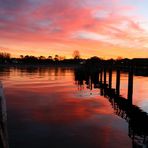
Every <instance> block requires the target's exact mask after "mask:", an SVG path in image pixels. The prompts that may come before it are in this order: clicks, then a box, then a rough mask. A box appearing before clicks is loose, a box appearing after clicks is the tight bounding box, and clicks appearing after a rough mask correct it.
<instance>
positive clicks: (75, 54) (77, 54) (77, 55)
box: [73, 50, 80, 59]
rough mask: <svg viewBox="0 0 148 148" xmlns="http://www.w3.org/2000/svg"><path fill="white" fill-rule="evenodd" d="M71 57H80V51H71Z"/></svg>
mask: <svg viewBox="0 0 148 148" xmlns="http://www.w3.org/2000/svg"><path fill="white" fill-rule="evenodd" d="M73 58H74V59H80V52H79V51H78V50H75V51H74V52H73Z"/></svg>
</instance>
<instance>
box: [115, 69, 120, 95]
mask: <svg viewBox="0 0 148 148" xmlns="http://www.w3.org/2000/svg"><path fill="white" fill-rule="evenodd" d="M116 93H117V95H118V96H119V95H120V70H119V69H117V75H116Z"/></svg>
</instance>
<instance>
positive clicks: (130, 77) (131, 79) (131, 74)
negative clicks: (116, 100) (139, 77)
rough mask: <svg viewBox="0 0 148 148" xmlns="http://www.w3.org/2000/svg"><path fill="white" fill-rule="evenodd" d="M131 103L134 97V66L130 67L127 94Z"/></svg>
mask: <svg viewBox="0 0 148 148" xmlns="http://www.w3.org/2000/svg"><path fill="white" fill-rule="evenodd" d="M127 98H128V100H129V102H130V104H132V98H133V67H131V68H130V70H129V72H128V96H127Z"/></svg>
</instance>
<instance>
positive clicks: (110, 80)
mask: <svg viewBox="0 0 148 148" xmlns="http://www.w3.org/2000/svg"><path fill="white" fill-rule="evenodd" d="M111 88H112V69H111V68H110V69H109V89H111Z"/></svg>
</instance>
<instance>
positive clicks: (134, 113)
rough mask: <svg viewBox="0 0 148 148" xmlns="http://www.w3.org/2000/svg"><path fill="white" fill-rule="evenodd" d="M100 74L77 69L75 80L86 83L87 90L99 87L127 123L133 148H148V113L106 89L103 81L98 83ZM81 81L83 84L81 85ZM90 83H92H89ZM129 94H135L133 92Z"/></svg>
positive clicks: (97, 71) (113, 90)
mask: <svg viewBox="0 0 148 148" xmlns="http://www.w3.org/2000/svg"><path fill="white" fill-rule="evenodd" d="M99 73H100V71H99V70H95V71H94V72H93V71H92V72H91V71H87V70H85V69H84V70H82V69H80V70H79V69H77V70H76V71H75V80H76V81H77V84H78V85H81V84H84V83H85V84H86V85H87V86H88V87H87V88H89V89H92V86H93V85H94V88H96V87H95V86H97V87H98V88H99V89H100V94H101V96H105V97H106V98H108V100H109V102H110V103H111V105H112V107H113V109H114V112H115V114H116V115H118V116H119V117H121V118H123V119H125V120H126V121H127V123H128V126H129V133H128V135H129V137H130V138H131V139H132V143H133V147H148V128H147V125H148V115H147V113H146V112H144V111H142V110H141V109H140V108H139V107H138V106H135V105H132V100H129V99H126V98H123V97H121V96H119V95H118V94H117V93H115V92H116V90H115V89H111V88H108V87H104V84H103V83H102V81H98V80H99V78H98V76H99ZM129 77H131V74H130V75H129ZM94 78H97V79H94ZM79 81H80V82H81V84H80V83H79ZM89 81H90V82H91V83H88V82H89ZM82 82H83V83H82ZM90 85H91V87H90ZM130 85H131V84H130ZM78 87H79V86H78ZM129 93H133V92H132V91H131V92H129ZM129 95H131V94H129ZM130 99H132V98H130Z"/></svg>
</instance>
